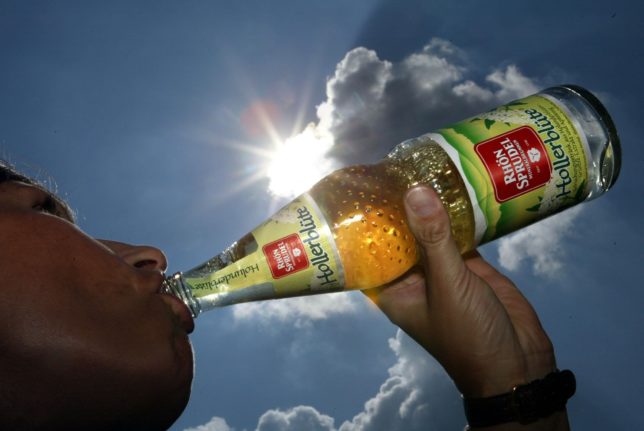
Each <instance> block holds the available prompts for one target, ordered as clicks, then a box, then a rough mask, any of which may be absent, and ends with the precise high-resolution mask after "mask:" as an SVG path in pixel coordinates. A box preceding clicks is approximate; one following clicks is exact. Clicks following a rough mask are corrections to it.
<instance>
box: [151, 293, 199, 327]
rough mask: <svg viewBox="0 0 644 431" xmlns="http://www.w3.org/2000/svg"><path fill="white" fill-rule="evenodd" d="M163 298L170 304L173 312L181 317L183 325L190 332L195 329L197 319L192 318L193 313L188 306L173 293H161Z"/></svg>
mask: <svg viewBox="0 0 644 431" xmlns="http://www.w3.org/2000/svg"><path fill="white" fill-rule="evenodd" d="M159 295H160V296H161V299H163V301H164V302H165V303H166V304H168V305H169V306H170V308H171V309H172V312H173V313H174V314H175V315H176V316H177V317H178V318H179V321H180V322H181V327H182V328H183V329H184V330H185V331H186V333H187V334H190V333H191V332H192V331H194V329H195V321H194V320H193V319H192V313H190V309H188V306H187V305H186V304H185V303H184V302H183V301H182V300H180V299H179V298H177V297H176V296H174V295H172V294H171V293H159Z"/></svg>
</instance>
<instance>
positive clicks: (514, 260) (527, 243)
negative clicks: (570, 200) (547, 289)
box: [498, 206, 583, 278]
mask: <svg viewBox="0 0 644 431" xmlns="http://www.w3.org/2000/svg"><path fill="white" fill-rule="evenodd" d="M582 210H583V207H581V206H576V207H572V208H569V209H567V210H566V211H564V212H562V213H559V214H557V215H556V216H555V217H550V218H547V219H545V220H542V221H540V222H538V223H536V224H533V225H531V226H528V227H527V228H524V229H522V230H520V231H518V232H515V233H514V234H512V235H510V236H507V237H505V238H501V239H500V240H499V245H498V252H499V263H500V264H501V266H502V267H503V268H505V269H507V270H510V271H516V270H518V269H519V268H520V267H521V263H522V262H524V261H526V262H528V263H529V264H530V265H531V267H532V271H533V273H534V274H535V275H541V276H545V277H549V278H554V277H556V276H557V274H558V270H559V269H560V268H561V267H562V261H563V259H565V256H566V250H565V246H564V244H565V241H566V240H567V239H568V238H569V236H570V233H569V231H570V228H571V227H572V226H573V225H574V223H575V221H576V220H577V218H578V217H579V214H581V212H582Z"/></svg>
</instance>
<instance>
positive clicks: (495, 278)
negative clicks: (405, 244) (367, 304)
mask: <svg viewBox="0 0 644 431" xmlns="http://www.w3.org/2000/svg"><path fill="white" fill-rule="evenodd" d="M405 207H406V211H407V217H408V221H409V225H410V227H411V229H412V231H413V232H414V234H415V236H416V238H417V241H418V244H419V247H420V249H421V251H422V256H423V257H422V258H421V263H422V267H417V268H415V269H414V270H412V271H411V272H410V273H408V274H406V275H405V276H403V277H402V278H401V279H399V280H397V281H395V282H394V283H391V284H390V285H387V286H384V287H381V288H377V289H372V290H370V291H367V292H365V293H366V294H367V295H368V296H369V297H370V298H371V299H372V300H373V301H374V302H375V303H376V304H377V305H378V307H379V308H380V309H381V310H382V311H383V312H384V313H385V314H386V315H387V316H388V317H389V319H390V320H391V321H392V322H393V323H394V324H396V325H397V326H399V327H400V328H401V329H402V330H404V331H405V332H406V333H407V334H408V335H410V336H411V337H412V338H413V339H415V340H416V341H417V342H418V343H419V344H420V345H421V346H422V347H424V348H425V349H426V350H427V351H428V352H429V353H430V354H432V355H433V356H434V357H435V358H436V359H437V360H438V361H439V362H440V363H441V364H442V365H443V367H444V368H445V370H446V371H447V373H448V374H449V375H450V376H451V377H452V379H453V380H454V382H455V384H456V386H457V387H458V389H459V390H460V391H461V393H463V395H464V396H466V397H488V396H493V395H498V394H501V393H505V392H509V391H510V390H511V389H512V388H513V387H514V386H516V385H520V384H524V383H528V382H531V381H533V380H536V379H539V378H543V377H544V376H545V375H547V374H548V373H550V372H552V371H554V370H555V367H556V364H555V357H554V352H553V347H552V343H551V342H550V340H549V338H548V336H547V335H546V333H545V331H544V330H543V328H542V326H541V324H540V322H539V319H538V317H537V315H536V313H535V311H534V309H533V308H532V307H531V305H530V304H529V303H528V301H527V300H526V298H525V297H524V296H523V295H522V294H521V292H519V290H518V289H517V288H516V286H515V285H514V284H513V283H512V281H510V280H509V279H508V278H507V277H505V276H503V275H502V274H501V273H499V272H498V271H497V270H495V269H494V268H493V267H492V266H491V265H489V264H488V263H487V262H486V261H485V260H484V259H483V258H482V257H481V256H480V255H479V254H478V253H477V252H472V253H469V254H467V255H466V256H465V257H462V256H461V255H460V253H459V251H458V248H457V245H456V243H455V241H454V240H453V238H452V235H451V230H450V223H449V217H448V215H447V212H446V211H445V209H444V208H443V206H442V204H441V201H440V199H439V198H438V196H437V195H436V193H435V192H434V191H433V190H431V189H429V188H427V187H417V188H414V189H412V190H410V191H409V192H408V193H407V195H406V197H405ZM423 269H424V270H423Z"/></svg>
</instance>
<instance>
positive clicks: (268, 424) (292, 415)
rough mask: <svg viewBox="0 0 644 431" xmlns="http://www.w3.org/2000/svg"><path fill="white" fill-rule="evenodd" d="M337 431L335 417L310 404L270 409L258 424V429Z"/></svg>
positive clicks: (257, 430)
mask: <svg viewBox="0 0 644 431" xmlns="http://www.w3.org/2000/svg"><path fill="white" fill-rule="evenodd" d="M301 430H306V431H336V430H335V426H334V425H333V418H332V417H331V416H327V415H324V414H322V413H320V412H318V411H317V410H316V409H315V408H313V407H309V406H298V407H294V408H292V409H290V410H287V411H282V410H269V411H267V412H266V413H264V414H263V415H262V416H261V417H260V418H259V422H258V424H257V428H256V431H301Z"/></svg>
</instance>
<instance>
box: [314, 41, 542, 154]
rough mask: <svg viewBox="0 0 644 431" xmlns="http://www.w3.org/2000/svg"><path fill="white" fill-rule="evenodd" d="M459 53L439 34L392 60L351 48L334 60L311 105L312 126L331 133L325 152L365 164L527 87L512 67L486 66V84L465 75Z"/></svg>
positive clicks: (532, 88)
mask: <svg viewBox="0 0 644 431" xmlns="http://www.w3.org/2000/svg"><path fill="white" fill-rule="evenodd" d="M466 63H467V54H466V53H464V52H463V51H462V50H460V49H459V48H458V47H456V46H454V45H453V44H452V43H450V42H449V41H446V40H442V39H437V38H435V39H432V40H431V42H430V43H429V44H427V45H426V46H425V47H424V48H423V49H422V50H421V51H419V52H416V53H413V54H411V55H409V56H408V57H406V58H405V59H403V60H402V61H400V62H398V63H391V62H389V61H387V60H381V59H380V58H378V55H377V54H376V52H375V51H373V50H369V49H366V48H362V47H361V48H355V49H353V50H351V51H349V52H348V53H347V54H346V55H345V57H344V58H343V59H342V61H340V63H338V65H337V66H336V70H335V73H334V74H333V76H332V77H331V78H330V79H329V81H328V82H327V86H326V93H327V99H326V101H324V102H323V103H322V104H321V105H319V106H318V110H317V115H318V119H319V122H318V123H317V125H316V127H317V128H319V129H322V131H323V133H325V134H330V135H332V136H333V137H334V139H335V145H334V146H333V148H332V149H331V150H330V155H331V156H333V157H335V158H336V159H338V160H340V161H341V162H342V163H344V164H346V163H357V162H360V163H365V162H370V161H374V160H376V159H377V158H378V157H381V156H383V155H384V154H385V153H386V152H387V151H388V150H389V149H391V148H392V147H393V146H394V145H396V144H397V143H399V142H401V141H402V140H404V139H407V138H412V137H414V136H418V135H421V134H423V133H426V132H428V131H430V130H432V129H435V128H437V127H440V126H444V125H446V124H449V123H451V122H453V121H457V120H460V119H463V118H466V117H467V116H470V115H474V114H476V113H479V112H482V111H485V110H487V109H489V108H491V107H494V106H495V105H498V104H501V103H504V102H508V101H510V100H512V99H516V98H519V97H523V96H526V95H528V94H531V93H534V92H535V91H536V90H537V88H536V86H535V84H534V82H533V81H532V80H531V79H530V78H527V77H526V76H524V75H523V74H522V73H521V72H520V71H519V69H518V68H517V66H515V65H509V66H507V67H505V68H503V69H498V70H494V71H492V72H491V73H490V74H489V75H488V76H487V77H486V83H485V84H483V85H479V84H477V83H475V82H474V81H472V80H468V79H466V78H467V76H468V74H470V70H469V68H468V67H467V66H466Z"/></svg>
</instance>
